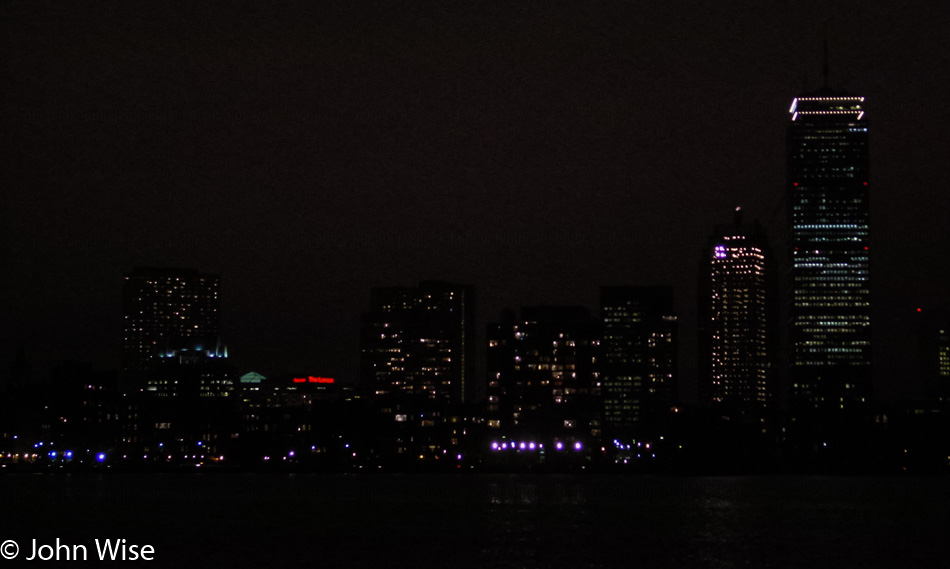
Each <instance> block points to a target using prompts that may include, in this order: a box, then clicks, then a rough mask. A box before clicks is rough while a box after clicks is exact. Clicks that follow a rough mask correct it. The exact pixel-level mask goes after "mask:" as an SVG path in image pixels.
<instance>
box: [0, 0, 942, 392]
mask: <svg viewBox="0 0 950 569" xmlns="http://www.w3.org/2000/svg"><path fill="white" fill-rule="evenodd" d="M182 4H184V3H182ZM216 4H217V5H216ZM265 4H266V7H265ZM397 4H406V3H395V2H380V3H378V5H373V4H370V3H368V2H351V1H343V2H312V3H304V2H301V3H286V4H283V3H264V2H248V3H240V2H221V3H213V2H191V3H188V7H183V6H182V5H178V6H175V7H174V8H172V7H171V6H170V5H161V6H159V5H156V4H154V3H142V5H140V6H135V7H132V6H131V5H129V3H127V2H88V3H87V2H66V1H63V2H51V3H43V2H34V1H29V2H26V1H24V2H7V3H4V6H3V7H2V8H0V26H2V28H3V29H2V36H0V41H2V70H3V71H2V73H3V77H2V80H3V88H2V96H3V114H2V118H0V121H2V122H0V136H2V140H3V153H2V156H0V165H2V179H0V184H2V210H0V216H2V217H0V223H2V234H0V238H2V250H0V253H2V259H3V270H2V275H0V279H2V281H0V284H2V291H0V292H2V297H0V303H2V311H3V314H2V321H3V332H2V338H0V340H2V342H0V355H2V357H3V360H4V361H10V360H11V359H12V358H13V355H14V354H15V352H16V350H17V349H19V348H21V347H22V348H24V349H25V350H26V352H27V354H28V355H29V356H30V358H31V359H32V360H33V361H34V364H35V365H37V367H38V368H40V369H42V365H43V362H48V361H51V360H52V359H54V358H62V357H68V358H78V359H87V360H92V361H94V362H96V363H97V365H99V366H100V367H104V368H105V367H114V366H115V365H116V362H117V355H118V345H119V338H120V336H121V333H120V330H121V328H120V321H121V318H120V304H119V300H120V290H121V277H122V275H123V274H124V273H125V272H128V271H129V270H130V269H131V268H132V267H134V266H139V265H152V266H154V265H160V266H166V265H167V266H184V267H195V268H198V269H201V270H204V271H208V272H219V273H221V274H222V294H223V309H224V314H225V326H226V341H227V343H228V344H229V346H230V349H231V353H232V357H233V358H234V359H235V361H236V362H237V364H238V366H239V368H240V369H241V370H242V371H249V370H251V369H255V370H258V371H263V372H265V373H272V372H275V371H281V370H285V369H286V370H291V369H292V370H302V371H308V372H311V373H314V374H321V375H330V374H334V375H337V376H340V377H347V378H352V376H353V375H354V374H355V362H356V357H357V349H358V348H357V331H358V313H359V312H360V311H361V310H365V309H366V308H367V306H368V302H369V289H370V287H372V286H375V285H390V284H406V285H408V284H414V283H415V282H417V281H418V280H420V279H428V278H440V279H446V280H454V281H461V282H465V283H471V284H473V285H475V286H476V290H477V293H478V298H479V305H480V310H479V314H480V325H482V324H484V323H485V322H486V321H488V320H490V319H493V318H495V317H496V316H497V314H498V311H499V310H500V309H502V308H504V307H506V306H511V307H518V306H521V305H525V304H537V303H542V302H543V303H563V304H585V305H588V306H591V307H593V306H595V304H596V301H597V292H598V287H599V285H601V284H663V283H670V284H674V285H675V286H676V292H677V301H678V303H679V309H680V313H681V315H682V317H683V329H682V332H683V335H684V340H685V341H686V344H687V345H686V346H685V348H684V354H687V355H689V357H687V360H688V361H684V362H683V364H684V371H686V373H687V374H689V373H691V372H692V371H693V368H694V364H693V362H692V354H693V351H692V348H691V345H692V343H693V342H694V338H693V335H694V334H695V331H694V327H695V324H694V320H695V311H696V310H695V282H696V268H697V262H698V255H699V252H700V248H701V247H702V245H703V243H704V241H705V239H706V237H707V236H708V234H709V233H710V232H711V230H712V228H713V226H714V225H715V224H717V223H721V222H724V221H728V220H729V219H730V217H731V211H732V209H733V208H734V207H735V206H736V205H742V206H743V208H744V210H745V211H746V212H747V216H748V217H758V218H760V219H761V220H762V222H763V223H765V224H766V225H767V226H768V227H769V229H770V231H771V232H772V234H773V237H774V238H777V237H778V236H779V235H780V232H781V231H782V224H783V221H784V220H783V213H779V214H778V215H776V214H775V212H776V210H777V208H778V207H779V206H780V205H781V202H782V196H783V193H784V169H785V159H784V139H785V128H786V125H787V121H788V114H787V110H788V107H789V104H790V102H791V99H792V98H793V97H794V96H795V95H798V94H800V93H801V92H802V91H805V90H813V89H815V88H817V87H819V86H820V85H821V82H822V78H821V69H822V39H823V37H825V35H827V37H828V40H829V46H830V52H831V80H830V82H831V85H832V87H835V88H838V89H844V90H848V91H852V92H855V93H858V94H861V95H864V96H866V97H867V98H868V103H867V105H868V109H869V111H868V116H869V118H870V125H871V141H872V142H871V143H872V156H871V160H872V162H871V188H872V190H871V191H872V200H873V201H872V203H873V209H872V232H873V243H874V245H873V247H872V264H873V267H872V270H873V278H874V286H875V293H876V295H877V296H876V303H877V306H878V314H877V323H876V326H877V331H878V332H877V333H878V336H877V337H876V340H877V341H878V344H877V346H878V348H879V355H881V354H886V356H887V359H888V362H889V363H886V364H885V365H884V366H883V367H881V368H879V369H880V370H882V371H881V373H880V375H881V376H888V377H891V378H892V379H891V381H889V382H887V384H886V387H888V388H890V389H891V390H895V389H897V390H899V389H902V388H901V387H900V385H901V382H902V381H904V380H903V379H901V378H894V377H893V373H891V371H892V370H893V369H894V368H895V364H894V362H895V361H897V360H899V357H900V356H899V354H900V353H902V352H901V349H903V348H901V346H902V345H903V344H906V336H904V335H899V334H897V333H895V332H894V330H897V329H899V328H900V325H901V322H903V320H902V318H904V316H905V314H906V313H905V312H904V311H905V310H906V309H908V308H909V307H912V306H916V305H917V304H923V305H924V306H932V305H940V304H945V303H946V302H947V298H948V294H947V293H948V290H947V288H948V287H947V283H948V275H950V256H948V254H947V251H950V231H948V230H947V224H948V213H950V199H948V198H947V193H948V188H950V184H948V168H947V162H948V157H950V131H948V128H950V112H948V105H947V102H946V101H947V94H948V93H950V62H948V56H950V39H948V34H947V30H946V23H947V22H948V21H950V8H947V6H946V5H945V3H943V2H902V3H899V4H898V3H886V4H892V6H890V7H882V6H880V5H879V4H885V3H872V2H866V1H853V2H830V1H814V2H753V1H737V0H718V1H715V2H701V1H695V0H694V1H691V2H651V3H647V2H580V3H578V2H530V3H524V2H505V3H485V2H457V3H456V2H432V3H415V2H412V3H408V4H411V6H410V7H407V6H405V5H402V6H396V5H397ZM484 4H489V6H485V5H484ZM496 4H497V5H496ZM891 346H894V349H893V350H892V349H891ZM885 347H886V349H884V348H885ZM894 354H898V355H896V356H895V355H894ZM888 366H890V367H888ZM888 370H891V371H888ZM688 389H689V388H687V391H688Z"/></svg>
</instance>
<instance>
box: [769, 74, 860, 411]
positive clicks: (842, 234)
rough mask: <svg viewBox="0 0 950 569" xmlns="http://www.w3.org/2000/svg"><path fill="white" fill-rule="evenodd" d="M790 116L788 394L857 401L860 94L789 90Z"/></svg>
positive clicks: (808, 400) (840, 404)
mask: <svg viewBox="0 0 950 569" xmlns="http://www.w3.org/2000/svg"><path fill="white" fill-rule="evenodd" d="M789 116H790V119H791V120H790V122H789V127H788V143H787V152H788V156H787V167H788V179H787V200H786V202H787V210H788V231H789V234H788V236H789V243H788V245H789V253H790V256H791V260H790V261H791V268H790V277H791V278H790V282H789V285H790V298H789V323H790V329H789V364H790V369H789V382H790V388H791V390H790V391H791V396H792V398H793V402H794V403H796V404H797V405H800V406H804V407H808V408H820V409H846V408H849V407H851V408H853V407H856V406H861V405H863V404H864V403H867V402H869V401H870V398H871V388H872V385H871V288H870V282H869V276H870V275H869V257H870V252H869V247H870V242H869V237H870V207H869V186H868V183H869V180H868V117H867V113H866V110H865V100H864V97H860V96H856V95H851V94H848V93H838V92H835V91H832V90H830V89H828V88H823V89H821V90H819V91H817V92H815V93H810V94H806V95H802V96H800V97H797V98H796V99H794V100H793V101H792V105H791V107H790V109H789Z"/></svg>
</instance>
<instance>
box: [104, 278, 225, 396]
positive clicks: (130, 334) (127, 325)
mask: <svg viewBox="0 0 950 569" xmlns="http://www.w3.org/2000/svg"><path fill="white" fill-rule="evenodd" d="M220 280H221V279H220V277H219V276H218V275H209V274H202V273H199V272H198V271H196V270H194V269H170V268H136V269H135V270H133V271H132V272H131V273H129V274H127V275H125V283H124V286H123V291H122V318H123V333H124V334H123V341H122V372H123V376H124V379H125V380H130V381H138V380H141V379H143V378H144V376H145V375H146V374H147V373H148V372H149V371H150V370H152V369H153V368H154V367H155V364H156V362H158V361H159V359H160V358H163V357H166V356H168V355H169V354H172V353H173V352H176V351H180V350H187V349H192V348H195V347H197V346H199V345H200V346H202V348H199V349H203V348H205V347H207V348H215V347H216V346H218V345H219V342H220V335H221V315H220V310H219V306H220V303H219V299H218V287H219V284H220Z"/></svg>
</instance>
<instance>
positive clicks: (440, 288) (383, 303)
mask: <svg viewBox="0 0 950 569" xmlns="http://www.w3.org/2000/svg"><path fill="white" fill-rule="evenodd" d="M474 316H475V299H474V292H473V289H472V288H471V287H468V286H463V285H458V284H452V283H445V282H438V281H424V282H422V283H420V284H419V286H418V287H402V286H395V287H384V288H375V289H373V291H372V298H371V307H370V311H369V312H367V313H364V314H363V315H362V322H361V351H360V381H361V387H362V388H363V389H364V391H367V392H369V393H370V394H373V395H376V396H401V397H411V398H414V399H421V400H426V399H428V400H436V401H441V402H445V403H464V402H465V401H466V399H467V398H468V397H469V395H470V393H469V390H470V389H471V384H470V383H471V378H472V375H473V366H474V352H473V350H474V343H475V317H474Z"/></svg>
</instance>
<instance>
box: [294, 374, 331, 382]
mask: <svg viewBox="0 0 950 569" xmlns="http://www.w3.org/2000/svg"><path fill="white" fill-rule="evenodd" d="M307 382H310V383H335V382H336V380H334V379H333V378H332V377H314V376H312V375H311V376H310V377H295V378H294V383H307Z"/></svg>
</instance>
